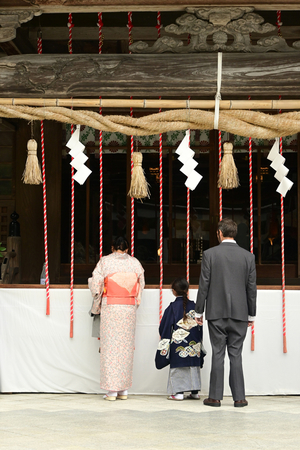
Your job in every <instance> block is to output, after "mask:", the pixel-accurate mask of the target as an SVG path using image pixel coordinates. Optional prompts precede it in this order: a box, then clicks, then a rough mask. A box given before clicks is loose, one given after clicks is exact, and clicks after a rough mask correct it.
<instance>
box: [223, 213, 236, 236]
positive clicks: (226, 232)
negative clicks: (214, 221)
mask: <svg viewBox="0 0 300 450" xmlns="http://www.w3.org/2000/svg"><path fill="white" fill-rule="evenodd" d="M218 230H220V231H222V234H223V236H224V238H226V237H230V238H235V237H236V235H237V224H236V223H235V222H234V220H232V219H229V218H227V217H225V218H224V219H223V220H220V222H219V223H218Z"/></svg>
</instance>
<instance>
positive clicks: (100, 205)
mask: <svg viewBox="0 0 300 450" xmlns="http://www.w3.org/2000/svg"><path fill="white" fill-rule="evenodd" d="M98 27H99V54H101V53H102V45H103V34H102V27H103V22H102V13H98ZM99 99H100V100H101V97H99ZM99 114H100V116H102V108H101V107H100V108H99ZM102 255H103V132H102V130H99V258H102Z"/></svg>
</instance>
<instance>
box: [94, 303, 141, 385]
mask: <svg viewBox="0 0 300 450" xmlns="http://www.w3.org/2000/svg"><path fill="white" fill-rule="evenodd" d="M135 321H136V306H135V305H116V304H113V305H107V301H106V298H103V299H102V305H101V326H100V349H101V350H100V387H101V388H102V389H105V390H108V391H117V392H118V391H124V390H126V389H128V388H130V387H131V385H132V371H133V355H134V346H135Z"/></svg>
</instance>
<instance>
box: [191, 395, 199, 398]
mask: <svg viewBox="0 0 300 450" xmlns="http://www.w3.org/2000/svg"><path fill="white" fill-rule="evenodd" d="M191 397H193V398H200V395H199V394H191Z"/></svg>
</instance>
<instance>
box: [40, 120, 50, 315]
mask: <svg viewBox="0 0 300 450" xmlns="http://www.w3.org/2000/svg"><path fill="white" fill-rule="evenodd" d="M41 151H42V178H43V211H44V247H45V275H46V281H45V282H46V315H47V316H49V315H50V285H49V263H48V226H47V195H46V164H45V141H44V121H43V120H41Z"/></svg>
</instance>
